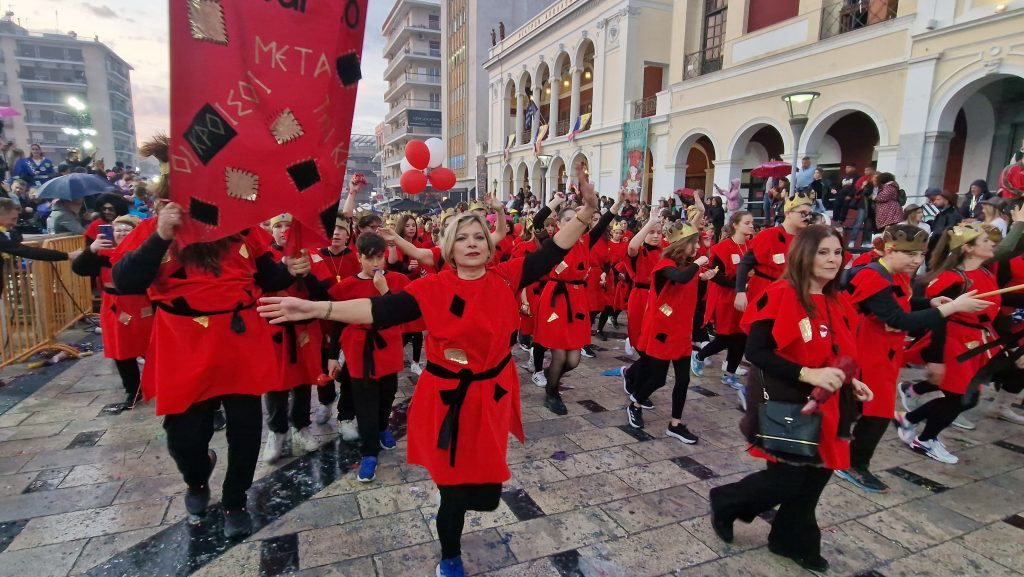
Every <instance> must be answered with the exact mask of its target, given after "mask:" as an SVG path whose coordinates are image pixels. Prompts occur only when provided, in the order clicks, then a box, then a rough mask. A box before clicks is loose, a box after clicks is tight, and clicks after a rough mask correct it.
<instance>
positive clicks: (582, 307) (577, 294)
mask: <svg viewBox="0 0 1024 577" xmlns="http://www.w3.org/2000/svg"><path fill="white" fill-rule="evenodd" d="M556 291H557V292H558V294H555V293H556ZM552 301H554V302H553V303H552ZM589 312H590V305H589V304H588V303H587V289H586V287H584V286H583V284H570V283H565V282H557V281H548V284H547V285H545V286H544V291H543V292H542V293H541V295H540V305H539V306H538V307H537V326H536V332H535V333H534V336H533V339H534V340H535V341H537V343H538V344H540V345H541V346H542V347H545V348H548V349H558V350H565V351H571V350H573V349H580V348H583V347H584V346H586V345H589V344H590V316H589V314H588V313H589Z"/></svg>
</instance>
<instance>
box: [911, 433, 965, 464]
mask: <svg viewBox="0 0 1024 577" xmlns="http://www.w3.org/2000/svg"><path fill="white" fill-rule="evenodd" d="M910 447H911V448H913V449H917V450H919V451H924V454H926V455H928V456H929V457H931V458H933V459H935V460H936V461H938V462H940V463H946V464H949V465H955V464H957V463H958V462H960V459H958V458H957V457H956V455H954V454H953V453H950V452H949V451H948V450H946V446H945V445H943V444H942V441H940V440H939V439H938V438H935V439H932V440H931V441H922V440H921V439H920V438H917V437H915V438H914V442H913V444H911V445H910Z"/></svg>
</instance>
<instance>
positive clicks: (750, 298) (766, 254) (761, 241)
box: [735, 194, 814, 311]
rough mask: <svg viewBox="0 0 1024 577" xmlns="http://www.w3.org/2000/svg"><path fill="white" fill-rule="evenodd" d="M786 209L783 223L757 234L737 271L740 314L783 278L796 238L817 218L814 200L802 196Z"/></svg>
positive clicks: (792, 198) (789, 201) (791, 200)
mask: <svg viewBox="0 0 1024 577" xmlns="http://www.w3.org/2000/svg"><path fill="white" fill-rule="evenodd" d="M783 209H784V215H785V216H784V218H783V221H782V224H781V225H779V226H773V227H771V228H766V229H764V230H762V231H761V232H759V233H757V235H756V236H754V238H753V240H751V241H750V243H749V244H748V245H747V254H745V255H743V259H742V260H740V264H739V265H738V266H737V268H736V302H735V304H736V308H737V309H738V310H740V311H745V310H747V305H748V303H752V302H755V301H757V299H758V298H760V297H761V293H762V292H764V289H766V288H768V285H770V284H771V283H773V282H775V281H776V280H777V279H779V278H780V277H782V271H783V270H785V268H786V253H787V252H789V245H790V243H792V242H793V237H795V236H796V234H797V233H798V232H800V231H801V230H803V229H804V228H806V227H807V225H808V223H810V222H811V218H812V217H813V216H814V212H813V211H812V209H811V199H810V198H809V197H807V196H804V195H801V194H798V195H796V196H794V197H791V198H788V199H786V202H785V204H784V205H783Z"/></svg>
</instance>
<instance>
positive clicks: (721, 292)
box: [704, 283, 743, 335]
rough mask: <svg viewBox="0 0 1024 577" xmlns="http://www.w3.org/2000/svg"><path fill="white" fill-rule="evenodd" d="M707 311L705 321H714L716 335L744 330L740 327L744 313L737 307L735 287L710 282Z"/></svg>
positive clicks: (737, 332)
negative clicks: (730, 287)
mask: <svg viewBox="0 0 1024 577" xmlns="http://www.w3.org/2000/svg"><path fill="white" fill-rule="evenodd" d="M705 311H706V312H705V314H704V323H705V324H707V323H709V322H711V323H714V324H715V334H716V335H735V334H739V333H742V332H743V330H742V329H740V319H742V318H743V313H741V312H740V311H739V310H737V309H736V290H735V289H729V288H726V287H724V286H721V285H717V284H715V283H708V295H707V303H706V305H705Z"/></svg>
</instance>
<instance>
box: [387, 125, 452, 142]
mask: <svg viewBox="0 0 1024 577" xmlns="http://www.w3.org/2000/svg"><path fill="white" fill-rule="evenodd" d="M431 136H438V137H439V136H441V128H440V127H438V128H427V127H425V126H403V127H402V128H397V129H395V130H394V131H393V132H392V133H391V134H389V135H387V136H385V137H384V145H385V146H390V145H392V144H394V143H396V142H398V141H399V140H402V139H403V138H405V137H409V138H424V139H426V138H430V137H431Z"/></svg>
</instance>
